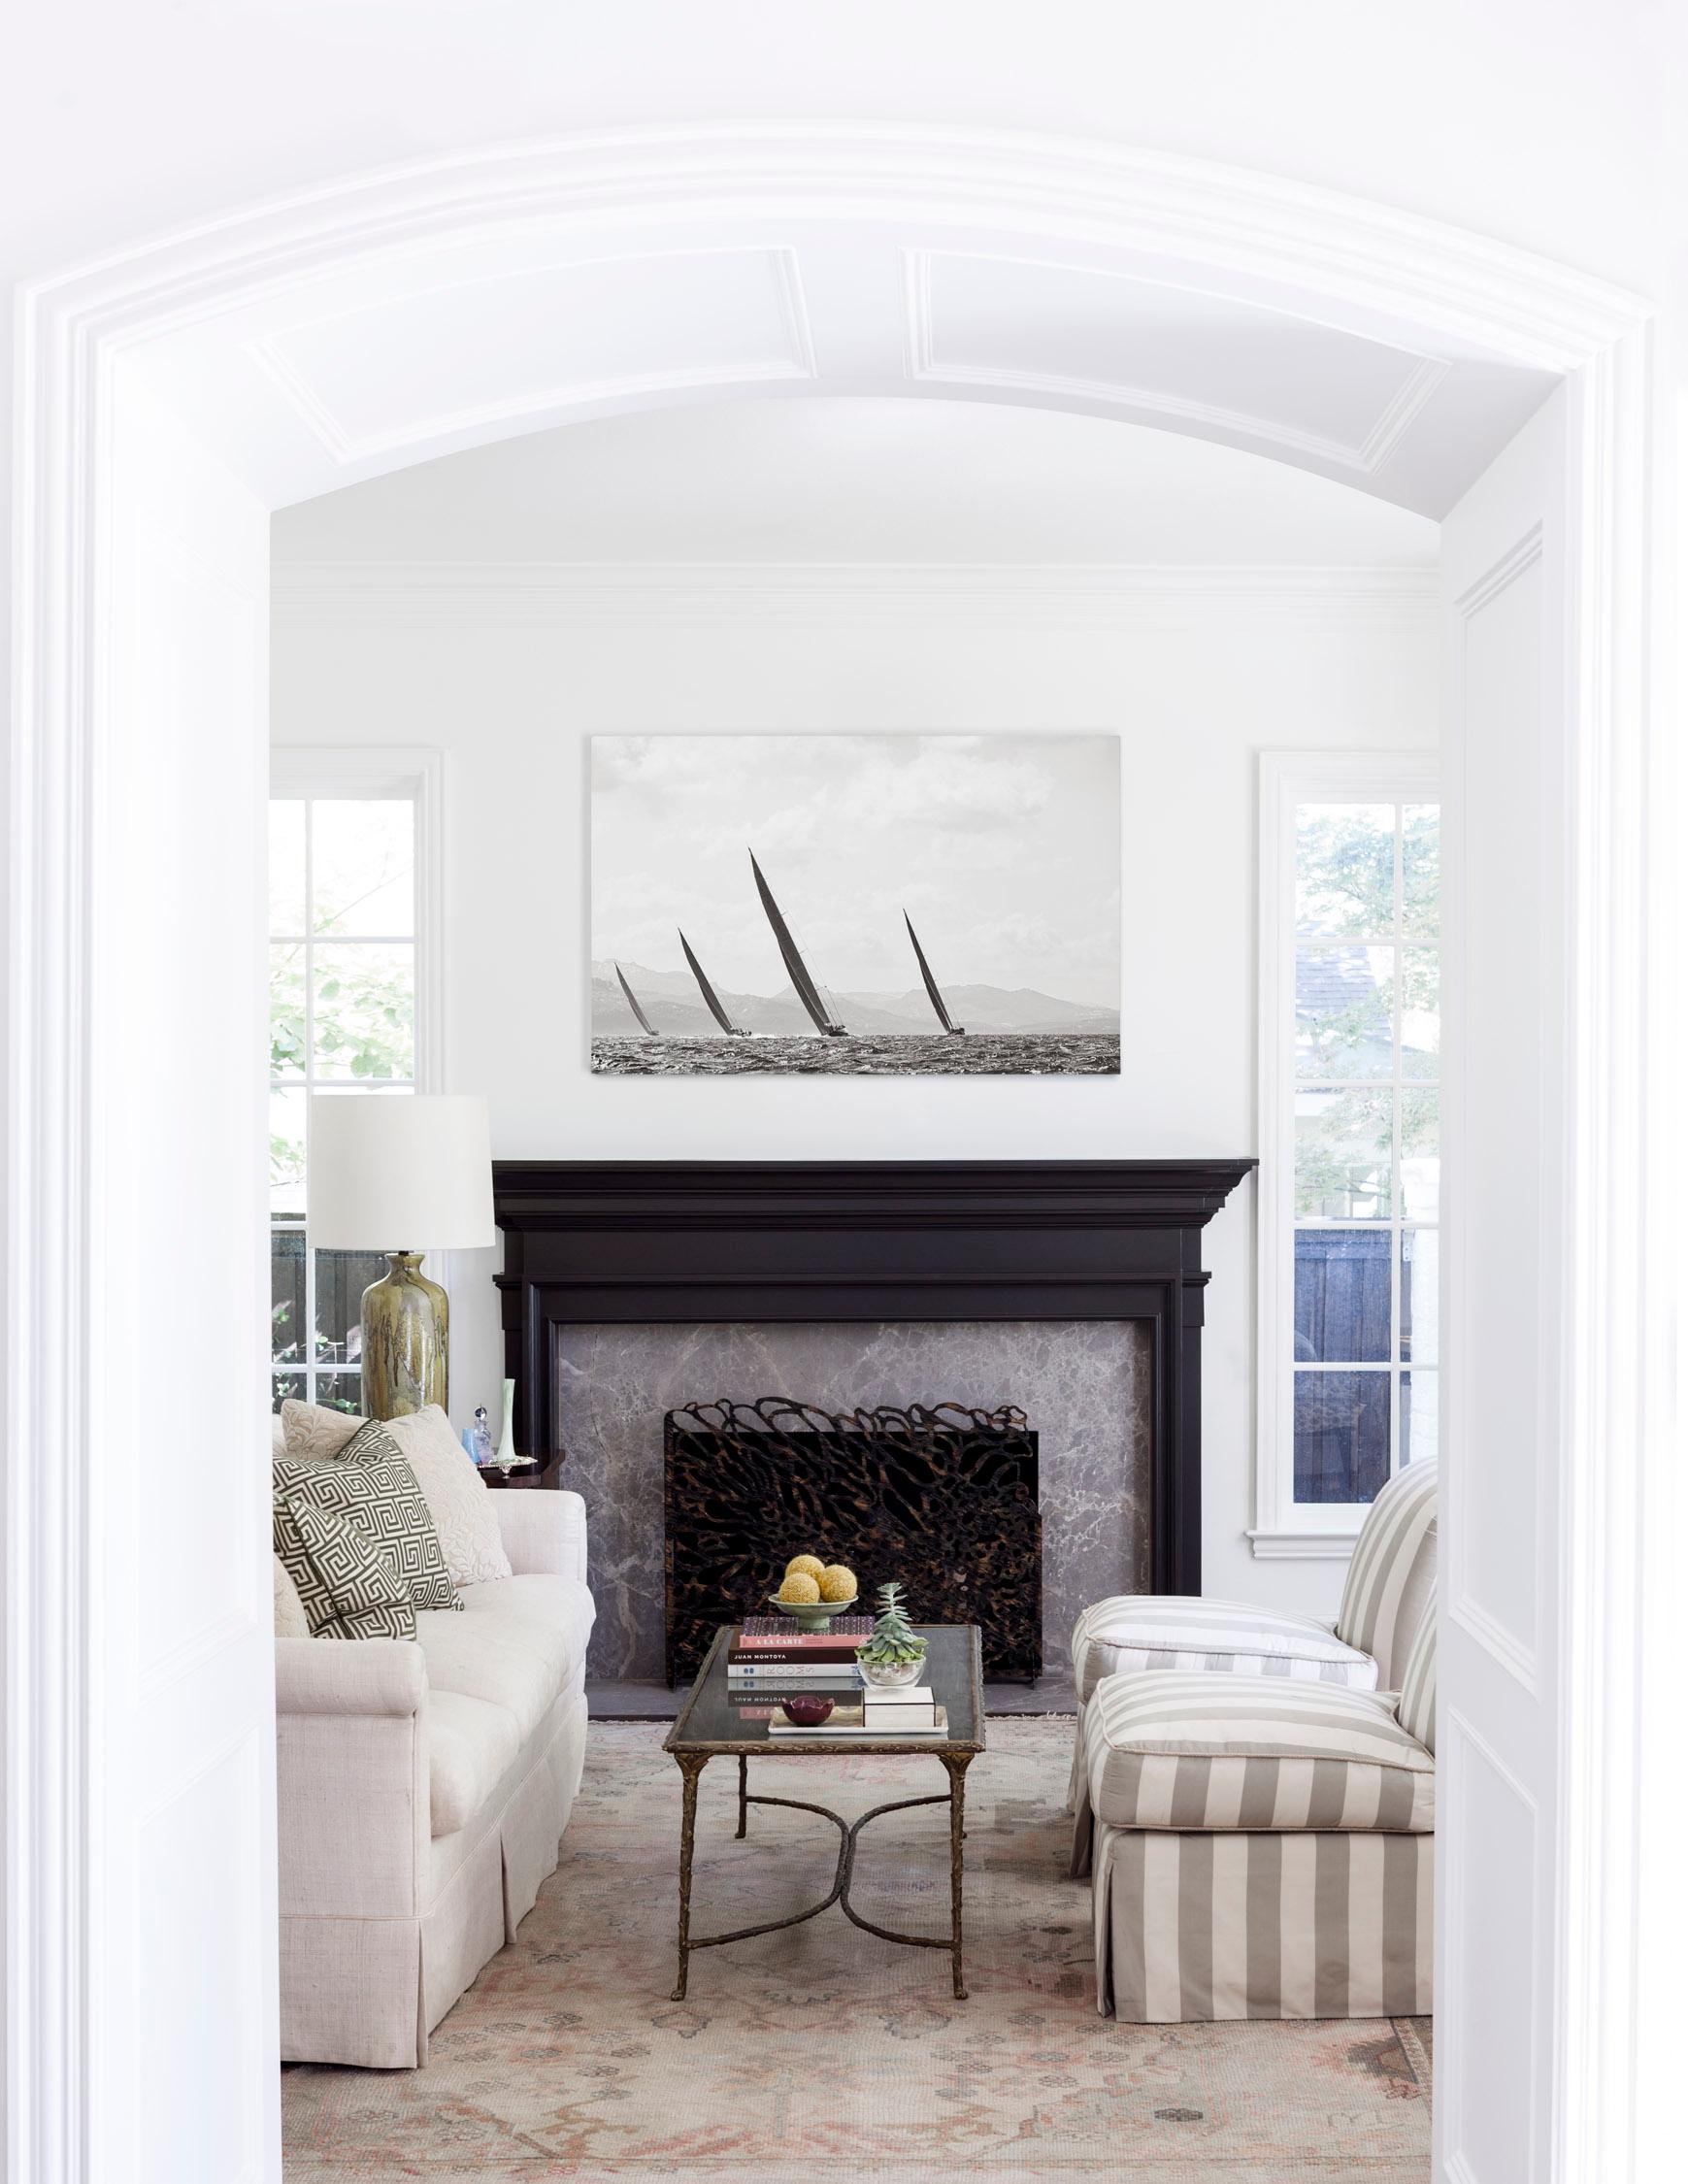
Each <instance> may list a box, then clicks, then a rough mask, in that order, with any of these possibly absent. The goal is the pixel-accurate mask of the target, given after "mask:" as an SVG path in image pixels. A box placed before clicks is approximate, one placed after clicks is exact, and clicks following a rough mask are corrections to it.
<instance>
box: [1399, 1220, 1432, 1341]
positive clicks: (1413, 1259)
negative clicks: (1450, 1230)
mask: <svg viewBox="0 0 1688 2184" xmlns="http://www.w3.org/2000/svg"><path fill="white" fill-rule="evenodd" d="M1440 1296H1441V1237H1440V1232H1439V1231H1437V1230H1436V1229H1407V1230H1406V1231H1405V1232H1404V1234H1403V1236H1402V1239H1401V1359H1402V1363H1403V1364H1417V1365H1434V1364H1435V1363H1436V1362H1437V1307H1438V1305H1439V1303H1440Z"/></svg>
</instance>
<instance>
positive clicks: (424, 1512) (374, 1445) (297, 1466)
mask: <svg viewBox="0 0 1688 2184" xmlns="http://www.w3.org/2000/svg"><path fill="white" fill-rule="evenodd" d="M273 1469H274V1473H275V1486H276V1492H277V1493H278V1494H281V1495H283V1496H284V1497H285V1498H286V1499H287V1501H288V1502H289V1503H299V1502H308V1503H309V1504H310V1505H311V1506H312V1507H313V1508H316V1509H325V1510H329V1511H331V1512H332V1513H334V1514H335V1515H338V1516H348V1517H352V1518H354V1519H355V1520H356V1522H357V1524H358V1525H359V1526H360V1527H361V1528H362V1530H363V1531H364V1532H366V1533H367V1534H368V1535H369V1537H370V1539H372V1540H373V1541H374V1542H375V1546H376V1548H377V1550H378V1551H379V1552H380V1553H381V1555H382V1556H383V1557H384V1558H385V1560H386V1562H387V1564H388V1566H389V1568H390V1569H391V1571H392V1572H393V1574H394V1576H396V1577H397V1578H398V1579H399V1580H400V1582H401V1583H402V1584H403V1585H404V1586H405V1587H406V1588H407V1590H408V1592H409V1595H410V1600H411V1605H413V1606H414V1607H459V1606H461V1605H462V1603H461V1602H460V1601H459V1600H458V1598H457V1590H456V1587H455V1586H454V1585H453V1584H452V1582H451V1572H449V1571H448V1570H447V1568H446V1558H445V1556H444V1555H443V1554H442V1553H441V1552H440V1541H439V1538H438V1536H437V1535H436V1533H435V1531H434V1520H433V1518H432V1517H431V1516H430V1515H429V1514H428V1505H427V1503H426V1502H425V1501H424V1500H423V1498H422V1490H421V1488H420V1487H419V1486H418V1485H417V1484H416V1474H415V1473H414V1472H413V1471H412V1469H411V1467H410V1466H409V1464H407V1463H406V1462H405V1460H404V1458H403V1456H401V1455H400V1454H399V1451H398V1448H397V1446H396V1444H395V1443H394V1441H393V1439H392V1436H391V1435H390V1434H389V1433H388V1432H387V1430H386V1428H385V1427H384V1426H381V1425H379V1424H377V1422H376V1421H375V1420H374V1419H373V1418H372V1419H370V1420H369V1421H368V1422H367V1423H366V1424H364V1425H362V1426H360V1427H359V1428H358V1430H357V1432H356V1433H354V1434H353V1435H352V1437H351V1439H349V1440H348V1442H347V1444H346V1447H345V1449H344V1450H343V1451H342V1453H341V1455H339V1456H338V1457H332V1458H330V1459H328V1460H327V1461H326V1462H322V1463H312V1462H309V1461H307V1460H305V1459H304V1458H299V1457H293V1456H279V1457H278V1458H277V1459H276V1462H275V1465H274V1467H273ZM283 1559H285V1558H283ZM295 1575H297V1572H295ZM306 1605H307V1608H309V1605H310V1604H309V1602H307V1604H306Z"/></svg>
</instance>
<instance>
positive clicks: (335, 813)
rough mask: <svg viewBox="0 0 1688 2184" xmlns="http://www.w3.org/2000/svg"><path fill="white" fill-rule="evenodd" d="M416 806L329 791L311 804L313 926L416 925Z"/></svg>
mask: <svg viewBox="0 0 1688 2184" xmlns="http://www.w3.org/2000/svg"><path fill="white" fill-rule="evenodd" d="M414 832H415V806H414V804H412V803H410V802H408V801H403V802H401V801H398V800H396V799H393V798H390V797H388V798H383V799H358V800H356V801H351V800H348V799H342V798H339V797H336V798H334V799H333V800H332V801H329V802H314V803H313V805H312V807H311V896H312V910H313V913H314V914H313V916H312V920H311V924H312V930H313V932H316V933H381V934H389V935H395V936H396V935H398V934H401V933H412V932H414V930H415V882H414V847H413V841H414Z"/></svg>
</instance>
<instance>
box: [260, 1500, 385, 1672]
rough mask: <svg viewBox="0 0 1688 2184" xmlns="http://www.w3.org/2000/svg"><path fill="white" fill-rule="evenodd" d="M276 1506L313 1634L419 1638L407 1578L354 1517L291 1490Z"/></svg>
mask: <svg viewBox="0 0 1688 2184" xmlns="http://www.w3.org/2000/svg"><path fill="white" fill-rule="evenodd" d="M273 1507H274V1512H275V1517H274V1530H275V1543H276V1553H277V1554H278V1555H279V1556H280V1558H281V1561H282V1563H283V1564H284V1565H285V1566H286V1569H287V1572H288V1574H289V1576H291V1578H292V1579H293V1582H294V1584H295V1585H296V1586H297V1587H298V1591H299V1598H300V1600H301V1602H302V1603H303V1604H304V1608H305V1613H306V1616H307V1617H308V1619H309V1621H310V1625H311V1636H312V1637H313V1638H414V1637H415V1635H416V1611H415V1609H414V1607H413V1606H412V1605H411V1596H410V1593H409V1591H408V1589H407V1588H406V1586H405V1583H404V1581H403V1579H402V1578H400V1577H398V1576H397V1575H395V1573H394V1572H393V1568H392V1565H391V1564H390V1563H389V1562H388V1561H387V1559H386V1557H385V1556H384V1555H383V1554H382V1553H381V1549H380V1548H379V1547H378V1546H377V1545H376V1543H375V1540H374V1539H372V1538H371V1537H370V1535H369V1534H368V1533H367V1532H366V1531H365V1530H364V1529H363V1527H362V1526H361V1525H360V1524H358V1523H357V1522H356V1520H355V1519H354V1518H352V1517H349V1516H343V1515H341V1514H340V1513H339V1512H338V1511H336V1510H333V1509H319V1508H316V1507H314V1506H313V1505H312V1504H311V1503H310V1502H309V1501H307V1500H305V1499H304V1498H303V1497H301V1496H296V1495H289V1494H277V1495H276V1496H275V1499H274V1504H273Z"/></svg>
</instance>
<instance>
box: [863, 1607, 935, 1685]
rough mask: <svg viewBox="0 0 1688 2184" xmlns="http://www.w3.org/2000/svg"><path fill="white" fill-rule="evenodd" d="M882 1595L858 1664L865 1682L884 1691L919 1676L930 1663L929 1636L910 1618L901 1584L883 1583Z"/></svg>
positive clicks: (912, 1680)
mask: <svg viewBox="0 0 1688 2184" xmlns="http://www.w3.org/2000/svg"><path fill="white" fill-rule="evenodd" d="M878 1599H879V1605H878V1611H877V1614H876V1615H875V1617H874V1635H873V1637H872V1638H864V1639H863V1640H862V1642H861V1644H860V1645H858V1646H857V1647H856V1665H857V1667H858V1668H859V1669H860V1670H861V1671H862V1681H863V1682H864V1683H871V1684H877V1686H878V1688H879V1689H880V1690H881V1691H883V1690H889V1689H893V1688H895V1686H897V1685H898V1684H905V1683H913V1682H915V1681H916V1680H917V1679H918V1677H919V1674H920V1671H921V1670H922V1669H923V1668H924V1667H925V1666H926V1640H925V1639H924V1638H922V1637H921V1636H920V1634H919V1632H918V1631H916V1630H915V1628H914V1626H913V1624H912V1623H910V1620H909V1616H908V1611H907V1610H906V1609H905V1607H904V1605H903V1588H902V1586H901V1585H898V1584H889V1585H881V1586H880V1587H879V1593H878Z"/></svg>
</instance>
